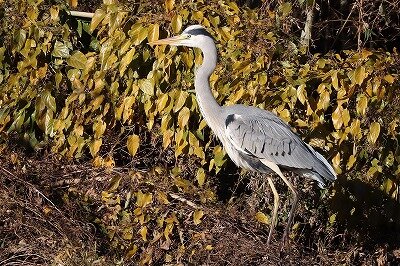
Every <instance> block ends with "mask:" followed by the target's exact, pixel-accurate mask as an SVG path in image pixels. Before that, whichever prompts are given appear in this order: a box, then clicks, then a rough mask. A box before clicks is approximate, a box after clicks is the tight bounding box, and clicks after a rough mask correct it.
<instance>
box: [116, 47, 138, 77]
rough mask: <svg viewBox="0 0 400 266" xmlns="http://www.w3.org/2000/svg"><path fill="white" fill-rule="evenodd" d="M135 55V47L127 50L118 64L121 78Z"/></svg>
mask: <svg viewBox="0 0 400 266" xmlns="http://www.w3.org/2000/svg"><path fill="white" fill-rule="evenodd" d="M134 55H135V47H132V49H130V50H129V52H127V53H126V54H125V55H124V56H123V57H122V59H121V62H120V64H119V75H120V76H121V77H122V75H123V74H124V72H125V70H126V68H127V67H128V65H129V64H130V63H131V62H132V60H133V56H134Z"/></svg>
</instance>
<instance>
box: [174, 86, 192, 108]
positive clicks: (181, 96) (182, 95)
mask: <svg viewBox="0 0 400 266" xmlns="http://www.w3.org/2000/svg"><path fill="white" fill-rule="evenodd" d="M188 96H189V94H188V93H187V92H186V91H179V92H178V97H177V99H175V103H174V109H173V110H174V112H175V113H176V112H178V111H179V110H180V109H181V108H182V106H183V105H184V104H185V102H186V99H187V97H188Z"/></svg>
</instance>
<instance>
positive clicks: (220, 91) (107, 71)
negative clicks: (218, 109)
mask: <svg viewBox="0 0 400 266" xmlns="http://www.w3.org/2000/svg"><path fill="white" fill-rule="evenodd" d="M0 3H1V4H2V9H1V11H2V14H1V15H2V16H3V18H5V19H2V20H1V23H2V27H1V33H0V38H1V40H2V41H3V42H2V43H3V46H2V47H1V48H0V59H1V60H0V136H1V139H0V150H1V151H2V155H1V156H0V162H1V168H0V169H1V178H2V179H1V180H2V193H1V195H2V198H1V202H2V203H3V205H2V206H3V207H2V209H1V223H2V225H3V227H2V228H3V229H1V230H2V231H1V233H2V236H3V237H2V239H3V240H2V247H3V248H4V250H5V252H2V254H1V255H0V258H1V261H2V263H4V264H5V263H11V262H17V261H18V260H21V258H23V259H24V260H29V261H32V263H37V264H40V263H42V264H43V263H44V264H46V263H47V264H50V263H58V264H73V263H79V262H81V261H84V262H85V263H87V264H100V265H102V264H118V263H119V264H122V265H127V264H136V263H137V262H140V263H141V264H161V263H166V264H168V263H170V264H179V263H183V264H189V263H193V264H199V263H200V262H201V263H205V262H207V263H209V264H220V263H222V262H230V263H236V264H241V265H248V264H252V263H253V264H267V265H268V264H277V263H297V262H298V261H300V263H304V264H306V263H309V262H310V261H312V262H318V263H320V264H328V263H332V261H335V262H336V263H342V264H357V263H359V264H363V263H366V264H370V263H377V264H378V265H384V264H385V263H389V262H391V263H396V261H398V260H399V257H400V256H399V253H400V252H399V244H398V243H399V240H400V235H399V221H400V220H399V209H400V208H399V195H398V194H399V186H398V184H399V178H400V166H399V162H400V149H399V144H398V143H399V137H400V128H399V125H398V124H399V121H400V120H399V113H400V110H399V109H400V107H399V106H400V94H399V62H400V61H399V54H398V52H397V49H396V48H393V46H391V45H390V44H388V46H380V45H379V44H380V41H379V40H380V39H379V38H385V36H383V35H382V36H381V35H379V36H378V37H379V38H378V37H376V39H370V38H366V39H361V37H360V36H361V34H359V35H357V36H358V37H357V41H356V42H354V41H352V42H351V43H353V47H351V46H350V47H348V48H353V50H341V49H338V48H340V46H338V47H335V48H336V51H335V50H331V49H332V47H329V50H330V52H327V53H324V54H320V53H315V50H318V49H320V51H325V50H326V47H325V46H324V45H318V42H319V41H321V40H322V37H321V36H322V35H321V34H320V31H319V30H320V27H321V24H320V23H322V22H321V21H319V19H322V17H323V14H324V13H323V11H320V12H319V13H318V12H317V13H316V14H317V16H316V17H317V18H316V20H315V24H314V30H315V32H316V33H314V34H315V39H314V43H312V44H311V45H310V47H304V46H303V47H302V46H301V45H300V34H299V33H300V31H301V29H302V28H303V27H304V21H303V20H304V19H302V17H301V16H304V12H307V10H308V9H309V7H310V6H312V7H313V8H315V10H318V7H321V6H322V5H323V2H318V1H317V2H310V3H308V2H307V3H303V2H301V1H299V2H297V1H296V2H279V1H276V2H274V1H272V2H271V3H270V4H269V5H266V4H261V5H260V4H259V3H258V4H257V3H253V4H254V5H256V6H258V7H256V8H253V9H250V8H248V7H246V6H240V5H238V4H237V3H235V2H229V1H218V2H214V1H204V2H203V1H196V2H189V3H186V2H185V3H183V2H182V3H180V2H178V1H165V2H164V1H162V2H159V1H147V2H145V3H137V2H126V3H117V2H115V1H111V0H110V1H109V0H106V1H104V3H103V4H101V5H99V6H98V8H99V9H96V10H95V15H94V17H93V19H92V21H91V23H89V22H88V21H86V20H83V19H77V18H74V17H71V16H69V15H68V12H67V11H66V10H69V9H70V8H72V7H73V6H74V5H75V4H78V3H77V2H75V1H71V2H69V5H70V6H68V4H67V3H63V2H56V1H54V2H50V1H49V2H45V1H27V2H25V1H20V2H18V3H17V2H16V3H8V2H7V3H6V2H0ZM79 4H80V3H79ZM239 4H241V3H239ZM370 6H373V5H372V4H371V3H367V4H366V5H360V2H354V3H353V7H354V8H352V9H351V10H357V12H358V13H357V12H356V13H354V14H358V16H355V17H354V19H353V20H351V22H352V23H350V25H353V26H354V25H364V24H355V23H356V19H358V22H360V14H365V12H364V13H362V12H363V10H365V9H367V7H370ZM78 7H79V5H78ZM357 7H358V9H357ZM388 7H392V5H391V4H390V5H388ZM330 8H332V9H333V8H335V7H334V6H330ZM379 8H380V9H383V10H384V11H385V12H386V13H385V14H388V15H387V16H383V17H384V19H386V20H387V21H389V22H387V23H386V24H385V25H386V27H388V28H390V27H392V28H396V25H397V24H398V23H397V21H398V20H396V19H395V18H396V17H395V16H394V17H392V16H391V14H393V12H395V10H394V9H393V8H392V9H390V8H387V7H386V6H383V7H379ZM312 10H314V9H312ZM354 12H355V11H354ZM352 14H353V13H352ZM354 14H353V15H354ZM318 15H319V16H320V18H318ZM342 15H343V14H342ZM353 15H352V16H353ZM352 16H349V19H350V18H353V17H352ZM361 18H362V20H363V21H364V22H365V21H367V19H368V18H367V17H364V16H361ZM330 22H331V21H329V20H326V23H330ZM195 23H196V24H203V25H205V26H206V27H207V28H208V29H209V30H210V32H211V33H212V35H213V36H215V38H216V40H217V48H218V51H219V55H220V61H219V64H218V67H217V69H216V71H215V73H214V74H213V75H212V76H211V80H210V81H211V85H212V87H213V88H214V91H215V96H216V98H217V100H218V101H219V102H220V103H221V104H225V105H230V104H234V103H242V104H247V105H254V106H258V107H260V108H265V109H269V110H271V111H273V112H275V113H276V114H277V115H279V116H280V117H281V118H282V119H284V120H285V121H287V122H288V123H289V124H290V125H291V126H292V127H293V128H294V129H295V130H296V131H297V132H298V133H299V134H300V135H301V136H302V137H303V138H304V139H305V140H306V141H307V142H309V143H310V144H311V145H312V146H314V147H316V148H317V149H318V150H320V151H321V152H322V153H323V154H324V155H325V156H326V157H327V158H328V159H329V160H330V161H331V162H332V164H333V166H334V168H335V170H336V171H337V172H338V173H339V177H338V181H337V182H335V184H334V185H333V187H332V188H331V189H329V190H326V191H319V190H318V189H316V187H315V185H314V184H313V183H311V182H306V181H304V180H301V179H298V178H297V177H293V178H292V180H293V181H294V182H295V184H296V186H297V187H298V188H300V189H301V190H302V192H301V194H302V196H301V197H302V206H301V207H300V208H299V211H298V214H297V216H296V218H295V221H296V222H295V224H294V226H293V228H292V235H291V237H292V238H293V239H294V241H293V243H292V245H291V246H290V252H283V253H279V252H278V251H277V250H278V249H279V244H280V242H279V237H280V233H281V231H282V228H283V226H284V225H285V222H286V219H285V217H286V215H287V213H288V206H289V200H286V201H285V202H283V203H282V207H281V208H280V212H281V215H280V225H279V227H278V234H277V236H276V237H277V239H276V242H274V244H273V245H272V246H270V247H266V246H265V242H266V235H267V232H268V224H269V212H270V211H271V207H272V206H271V195H270V192H269V190H268V189H266V188H267V186H266V184H264V180H263V178H262V176H258V175H256V174H251V173H240V170H239V169H237V168H235V167H234V166H233V165H232V163H231V162H230V161H229V159H228V158H227V157H226V156H225V153H224V152H223V149H222V147H221V146H220V145H219V143H218V141H216V139H215V138H214V136H213V135H212V134H211V132H210V130H209V129H208V127H207V126H206V124H205V122H204V120H203V119H202V117H201V116H200V114H199V110H198V106H197V103H196V100H195V95H194V91H193V70H194V68H196V66H198V65H199V64H200V63H201V60H202V59H201V54H200V52H199V51H198V50H191V49H185V48H179V49H177V48H174V47H163V46H160V47H151V46H149V45H147V42H148V41H151V40H155V39H158V38H163V37H166V36H169V35H173V34H178V33H180V32H181V31H182V29H183V28H184V27H185V26H186V25H190V24H195ZM365 23H367V24H368V25H372V26H373V27H372V29H375V28H374V27H378V26H377V25H381V24H379V23H378V22H376V23H375V24H371V23H368V21H367V22H365ZM396 23H397V24H396ZM341 25H342V26H343V25H346V24H341ZM343 27H344V26H343ZM355 29H357V30H358V31H361V30H364V31H365V32H363V34H364V36H367V35H366V32H367V29H368V30H370V29H371V28H365V27H364V28H357V27H350V28H348V29H347V28H346V30H347V32H348V33H351V32H354V30H355ZM331 31H332V30H327V31H326V32H327V33H326V34H325V37H326V36H328V37H326V39H324V40H323V41H321V42H322V43H324V44H326V43H327V42H329V40H330V39H329V38H331V37H330V36H331V35H330V34H331V33H330V32H331ZM372 31H373V30H372ZM371 36H374V35H373V34H372V35H371ZM391 36H393V38H394V39H396V38H397V37H396V36H397V35H396V33H394V34H393V35H391ZM350 40H351V38H350ZM354 43H356V44H357V45H354ZM345 46H346V45H345ZM318 47H319V48H318ZM366 47H370V48H369V49H366ZM379 47H382V48H379ZM357 48H358V50H355V49H357ZM373 48H375V49H373ZM384 48H386V49H384ZM277 183H278V185H279V191H280V192H281V193H286V191H287V190H286V188H285V187H284V185H283V184H281V183H280V182H279V180H277ZM283 195H285V194H283ZM284 198H286V196H285V197H284ZM289 198H290V197H289ZM360 225H362V227H360ZM21 227H28V228H31V230H28V231H26V232H24V233H19V234H16V233H15V231H16V230H18V228H21ZM232 239H234V240H235V241H234V243H232Z"/></svg>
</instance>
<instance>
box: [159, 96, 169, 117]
mask: <svg viewBox="0 0 400 266" xmlns="http://www.w3.org/2000/svg"><path fill="white" fill-rule="evenodd" d="M168 100H169V95H168V94H167V93H164V94H162V95H161V97H159V98H158V101H157V111H158V112H161V111H162V110H164V108H165V106H166V105H167V103H168Z"/></svg>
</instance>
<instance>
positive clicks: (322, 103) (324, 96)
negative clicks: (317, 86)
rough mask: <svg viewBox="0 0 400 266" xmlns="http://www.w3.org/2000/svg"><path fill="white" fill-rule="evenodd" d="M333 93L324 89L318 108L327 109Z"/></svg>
mask: <svg viewBox="0 0 400 266" xmlns="http://www.w3.org/2000/svg"><path fill="white" fill-rule="evenodd" d="M330 99H331V95H330V93H329V91H327V90H325V89H324V90H323V91H322V92H321V95H320V97H319V100H318V103H317V110H326V109H327V108H328V107H329V102H330Z"/></svg>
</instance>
